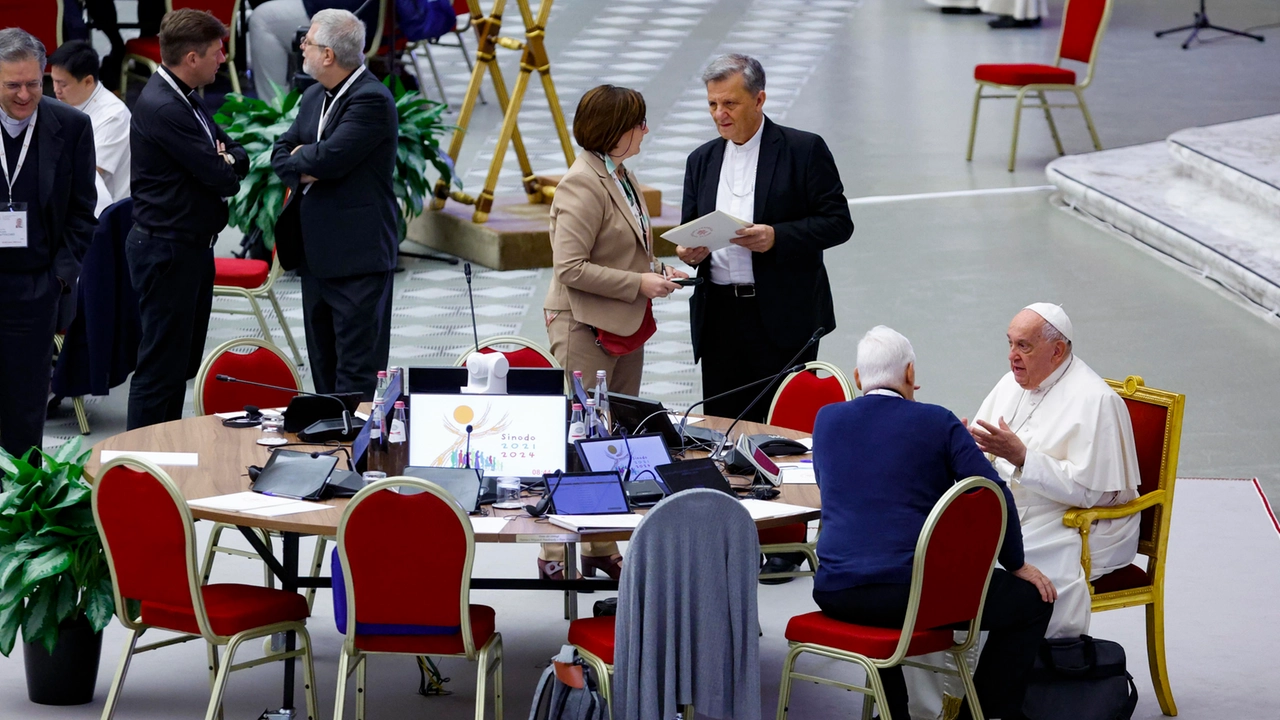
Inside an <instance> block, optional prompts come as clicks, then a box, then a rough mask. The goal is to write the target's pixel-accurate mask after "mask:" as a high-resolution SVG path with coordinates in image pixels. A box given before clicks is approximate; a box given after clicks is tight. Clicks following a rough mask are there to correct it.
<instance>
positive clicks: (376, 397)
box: [373, 370, 391, 404]
mask: <svg viewBox="0 0 1280 720" xmlns="http://www.w3.org/2000/svg"><path fill="white" fill-rule="evenodd" d="M390 384H391V378H390V377H388V376H387V371H386V370H379V371H378V385H377V387H375V388H374V389H373V402H374V404H378V403H382V402H385V401H386V399H387V387H388V386H389V385H390Z"/></svg>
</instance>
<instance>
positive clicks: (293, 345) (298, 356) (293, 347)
mask: <svg viewBox="0 0 1280 720" xmlns="http://www.w3.org/2000/svg"><path fill="white" fill-rule="evenodd" d="M267 299H268V300H270V301H271V307H272V309H274V310H275V311H276V320H279V321H280V329H281V330H282V331H284V339H285V341H286V342H288V343H289V350H290V352H292V353H293V362H294V364H296V365H301V364H302V353H300V352H298V341H297V340H294V339H293V331H292V330H290V329H289V322H288V321H287V320H285V318H284V311H282V310H281V309H280V301H279V300H277V299H276V289H275V288H271V289H270V290H267Z"/></svg>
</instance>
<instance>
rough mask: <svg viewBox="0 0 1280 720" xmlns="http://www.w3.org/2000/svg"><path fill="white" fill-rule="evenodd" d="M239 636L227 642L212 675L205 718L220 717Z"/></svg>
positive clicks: (212, 719) (214, 718)
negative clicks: (220, 661) (211, 687)
mask: <svg viewBox="0 0 1280 720" xmlns="http://www.w3.org/2000/svg"><path fill="white" fill-rule="evenodd" d="M240 642H241V638H240V636H239V635H236V636H234V637H232V638H231V642H229V643H227V649H226V652H224V653H223V657H222V663H221V664H220V665H219V667H218V672H217V673H216V674H215V675H214V680H213V691H212V692H211V693H209V709H208V710H207V711H206V712H205V714H204V718H205V720H220V718H221V717H222V696H223V695H224V694H225V693H226V691H227V677H228V676H230V675H231V667H232V666H233V665H235V659H236V650H237V649H238V648H239V647H240Z"/></svg>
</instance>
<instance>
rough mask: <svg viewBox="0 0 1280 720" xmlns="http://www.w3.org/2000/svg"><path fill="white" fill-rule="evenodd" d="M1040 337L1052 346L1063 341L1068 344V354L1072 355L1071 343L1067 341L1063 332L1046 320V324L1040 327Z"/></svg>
mask: <svg viewBox="0 0 1280 720" xmlns="http://www.w3.org/2000/svg"><path fill="white" fill-rule="evenodd" d="M1040 337H1041V339H1043V340H1044V341H1045V342H1047V343H1049V344H1050V345H1052V344H1053V343H1056V342H1058V341H1059V340H1061V341H1062V342H1064V343H1066V344H1067V354H1068V355H1070V354H1071V341H1070V340H1068V339H1067V336H1066V335H1063V334H1062V331H1061V330H1059V329H1058V328H1057V327H1055V326H1054V324H1053V323H1051V322H1049V321H1048V320H1045V321H1044V324H1043V325H1041V326H1040Z"/></svg>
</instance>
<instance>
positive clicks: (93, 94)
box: [76, 83, 102, 112]
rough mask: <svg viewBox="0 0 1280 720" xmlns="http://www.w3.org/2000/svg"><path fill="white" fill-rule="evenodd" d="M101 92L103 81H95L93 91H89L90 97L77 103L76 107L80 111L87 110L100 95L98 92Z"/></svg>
mask: <svg viewBox="0 0 1280 720" xmlns="http://www.w3.org/2000/svg"><path fill="white" fill-rule="evenodd" d="M100 92H102V83H94V84H93V92H91V93H89V97H88V98H86V99H85V101H84V102H82V103H80V104H79V105H77V106H76V109H77V110H79V111H80V112H85V108H87V107H89V106H90V105H91V104H93V101H94V100H95V99H96V98H97V97H98V93H100Z"/></svg>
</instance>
